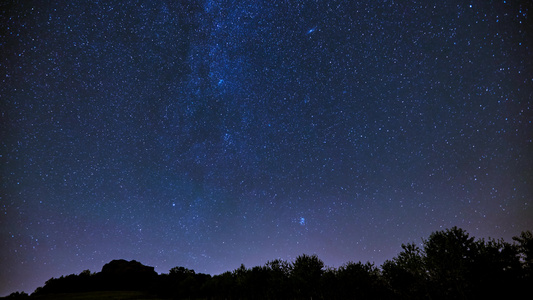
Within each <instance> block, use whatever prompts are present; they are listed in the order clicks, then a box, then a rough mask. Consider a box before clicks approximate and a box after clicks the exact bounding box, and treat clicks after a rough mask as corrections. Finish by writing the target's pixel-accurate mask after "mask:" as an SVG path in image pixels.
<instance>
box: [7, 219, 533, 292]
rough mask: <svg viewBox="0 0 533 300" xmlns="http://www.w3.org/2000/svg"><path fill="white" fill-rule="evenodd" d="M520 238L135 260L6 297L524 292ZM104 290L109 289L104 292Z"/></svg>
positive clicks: (455, 236) (457, 232) (528, 252)
mask: <svg viewBox="0 0 533 300" xmlns="http://www.w3.org/2000/svg"><path fill="white" fill-rule="evenodd" d="M513 241H514V243H512V244H511V243H507V242H504V241H503V240H493V239H490V240H488V241H485V240H482V239H481V240H475V239H474V238H473V237H470V236H469V235H468V234H467V233H466V232H465V231H464V230H462V229H459V228H457V227H453V228H451V229H448V230H445V231H438V232H434V233H432V234H431V235H430V236H429V238H428V239H423V243H422V244H421V245H420V246H421V247H419V246H418V245H416V244H406V245H402V249H403V250H402V251H401V252H400V253H399V254H398V255H397V256H396V257H394V258H392V259H391V260H388V261H386V262H385V263H384V264H383V265H382V266H381V267H379V268H378V267H376V266H374V265H373V264H371V263H368V262H367V263H361V262H358V263H354V262H348V263H346V264H345V265H343V266H341V267H339V268H337V269H335V268H328V267H326V266H325V265H324V263H323V262H322V261H321V260H320V259H319V258H318V257H317V256H316V255H311V256H310V255H305V254H304V255H301V256H299V257H297V258H296V260H295V261H294V262H287V261H283V260H280V259H276V260H273V261H269V262H267V263H266V264H265V265H264V266H256V267H253V268H246V267H245V266H244V265H241V267H240V268H238V269H236V270H233V271H228V272H225V273H223V274H220V275H216V276H211V275H207V274H201V273H195V272H194V271H193V270H190V269H187V268H184V267H175V268H172V269H171V270H170V271H169V273H168V274H157V273H156V272H155V271H154V268H153V267H149V266H144V265H142V264H141V263H139V262H137V261H125V260H114V261H111V262H110V263H108V264H106V265H104V266H103V268H102V271H100V272H97V273H91V272H90V271H89V270H85V271H83V272H81V273H80V274H78V275H76V274H72V275H68V276H61V277H60V278H51V279H50V280H48V281H47V282H46V283H45V285H44V286H43V287H40V288H37V289H36V290H35V292H34V293H33V294H31V296H28V295H27V294H25V293H18V292H17V293H13V294H11V295H10V296H8V297H6V298H7V299H41V300H48V299H59V300H61V299H74V300H89V299H114V300H128V299H213V300H215V299H495V298H498V297H501V298H504V299H513V298H516V299H518V298H519V296H520V295H523V294H528V292H530V290H529V289H530V287H531V286H533V234H532V233H531V232H530V231H526V232H522V234H521V235H520V236H518V237H514V238H513ZM104 291H105V292H104Z"/></svg>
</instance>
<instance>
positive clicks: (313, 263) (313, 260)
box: [291, 254, 324, 299]
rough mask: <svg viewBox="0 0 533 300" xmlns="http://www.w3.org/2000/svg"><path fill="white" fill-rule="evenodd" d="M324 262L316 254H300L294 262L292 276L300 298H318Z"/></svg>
mask: <svg viewBox="0 0 533 300" xmlns="http://www.w3.org/2000/svg"><path fill="white" fill-rule="evenodd" d="M323 272H324V262H323V261H322V260H320V259H319V258H318V256H316V255H311V256H309V255H306V254H303V255H300V256H298V257H297V258H296V260H295V261H294V263H293V264H292V273H291V275H292V276H291V278H292V281H293V284H294V288H295V293H296V295H297V296H298V297H299V298H300V299H313V298H314V299H318V296H319V292H320V289H319V287H320V278H321V277H322V273H323Z"/></svg>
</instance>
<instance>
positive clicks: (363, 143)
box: [0, 0, 533, 295]
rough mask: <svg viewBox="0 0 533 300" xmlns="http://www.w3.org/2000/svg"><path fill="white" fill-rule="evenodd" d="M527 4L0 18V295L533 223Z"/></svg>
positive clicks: (376, 258)
mask: <svg viewBox="0 0 533 300" xmlns="http://www.w3.org/2000/svg"><path fill="white" fill-rule="evenodd" d="M532 8H533V6H532V5H531V3H528V1H503V0H498V1H490V2H489V1H471V2H465V1H452V0H450V1H336V0H332V1H251V0H246V1H237V2H234V1H227V0H224V1H209V0H205V1H192V0H191V1H135V3H133V2H131V3H130V2H128V1H75V2H67V1H59V2H54V3H48V2H42V3H41V2H39V3H33V2H27V1H9V2H7V3H5V4H1V5H0V18H1V23H0V24H2V25H0V29H1V30H0V49H1V53H2V54H1V56H0V70H1V71H0V77H1V85H0V99H1V120H2V126H1V146H2V147H1V152H0V161H1V166H2V168H1V176H2V177H1V178H2V180H1V193H0V195H1V198H0V203H1V206H0V208H1V215H0V228H1V229H0V241H1V244H0V265H2V268H1V270H0V295H4V294H9V293H10V292H13V291H15V290H24V291H26V292H32V291H33V290H34V289H35V288H36V287H38V286H42V285H43V284H44V282H45V281H46V280H48V279H49V278H51V277H58V276H60V275H67V274H71V273H79V272H81V271H82V270H85V269H90V270H91V271H99V270H100V269H101V267H102V265H103V264H105V263H107V262H109V261H110V260H112V259H117V258H123V259H128V260H130V259H135V260H137V261H140V262H142V263H143V264H145V265H150V266H154V267H155V268H156V271H158V272H164V273H166V272H168V270H169V269H170V268H172V267H175V266H184V267H187V268H190V269H194V270H195V271H196V272H203V273H209V274H220V273H222V272H224V271H228V270H233V269H235V268H237V267H238V266H239V265H240V264H241V263H244V264H245V265H246V266H256V265H262V264H264V263H265V262H266V261H268V260H272V259H275V258H282V259H285V260H291V259H293V258H295V257H297V256H298V255H300V254H302V253H307V254H317V255H318V257H320V258H321V259H322V260H324V262H325V263H326V264H327V265H330V266H335V267H338V266H340V265H342V264H343V263H345V262H347V261H363V262H366V261H370V262H375V263H376V264H377V265H380V264H381V263H383V262H384V261H385V260H386V259H390V258H392V257H394V256H395V255H396V254H397V253H398V252H399V251H400V250H401V247H400V246H401V244H402V243H408V242H417V243H418V242H421V238H424V237H427V236H428V235H429V234H430V233H431V232H433V231H436V230H442V229H444V228H449V227H452V226H459V227H461V228H463V229H465V230H467V231H468V232H469V233H471V234H472V235H473V236H475V237H479V238H482V237H485V238H486V237H494V238H504V240H506V241H511V237H512V236H515V235H518V234H519V233H520V232H521V231H523V230H528V229H529V230H531V229H533V208H532V205H531V199H532V195H533V191H532V186H533V172H532V170H533V155H532V153H533V142H532V141H533V140H532V139H533V125H532V123H531V122H532V120H533V114H532V107H531V105H532V101H531V100H532V97H533V74H532V70H533V65H532V61H533V60H532V59H531V58H532V57H533V55H532V48H531V47H532V44H531V33H532V32H533V28H532V24H533V23H532V22H531V20H530V17H531V12H532Z"/></svg>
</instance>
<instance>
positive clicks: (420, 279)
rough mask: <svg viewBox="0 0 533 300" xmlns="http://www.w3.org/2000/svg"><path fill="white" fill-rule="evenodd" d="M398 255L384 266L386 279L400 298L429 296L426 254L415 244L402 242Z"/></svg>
mask: <svg viewBox="0 0 533 300" xmlns="http://www.w3.org/2000/svg"><path fill="white" fill-rule="evenodd" d="M402 249H403V251H401V252H400V253H399V254H398V256H397V257H395V258H393V259H392V260H387V261H385V263H384V264H383V266H382V269H383V277H384V280H385V281H386V282H387V283H388V284H389V288H390V289H391V290H392V292H393V293H394V295H395V296H396V297H398V298H399V299H423V298H427V297H428V291H427V289H426V285H427V282H428V275H427V272H426V267H425V262H424V259H425V257H424V255H423V253H422V250H421V249H420V248H419V247H418V246H416V245H415V244H402Z"/></svg>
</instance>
